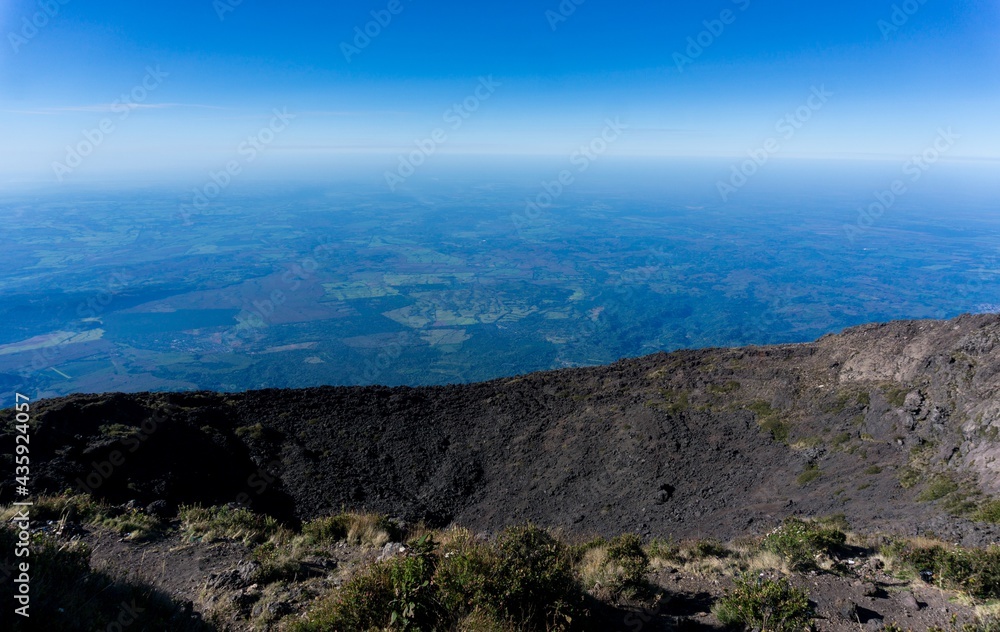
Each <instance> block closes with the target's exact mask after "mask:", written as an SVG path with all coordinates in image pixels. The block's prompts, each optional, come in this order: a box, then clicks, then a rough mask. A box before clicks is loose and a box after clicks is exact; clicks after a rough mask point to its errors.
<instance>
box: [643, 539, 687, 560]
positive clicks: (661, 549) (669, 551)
mask: <svg viewBox="0 0 1000 632" xmlns="http://www.w3.org/2000/svg"><path fill="white" fill-rule="evenodd" d="M646 555H648V556H649V558H650V559H654V560H665V561H668V562H679V561H681V548H680V547H679V546H678V545H676V544H674V542H673V540H662V539H660V538H653V540H651V541H650V543H649V545H647V546H646Z"/></svg>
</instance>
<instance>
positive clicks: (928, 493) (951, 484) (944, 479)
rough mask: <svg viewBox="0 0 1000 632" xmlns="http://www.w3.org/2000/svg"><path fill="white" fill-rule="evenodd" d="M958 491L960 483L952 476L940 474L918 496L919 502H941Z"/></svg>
mask: <svg viewBox="0 0 1000 632" xmlns="http://www.w3.org/2000/svg"><path fill="white" fill-rule="evenodd" d="M956 491H958V483H956V482H955V481H954V480H952V478H951V477H950V476H946V475H944V474H939V475H937V476H935V477H934V478H932V479H931V482H930V484H928V485H927V487H926V488H924V489H923V491H921V492H920V494H918V495H917V500H919V501H921V502H930V501H932V500H939V499H941V498H944V497H945V496H947V495H948V494H950V493H952V492H956Z"/></svg>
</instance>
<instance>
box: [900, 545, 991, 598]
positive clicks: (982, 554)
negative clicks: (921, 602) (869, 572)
mask: <svg viewBox="0 0 1000 632" xmlns="http://www.w3.org/2000/svg"><path fill="white" fill-rule="evenodd" d="M885 553H888V554H889V555H892V556H894V557H895V558H896V559H898V560H900V561H901V562H903V563H904V564H905V565H906V566H908V567H909V568H910V569H911V570H913V571H916V572H918V573H921V575H922V576H923V577H925V578H929V579H930V581H932V582H934V583H935V584H937V585H938V586H940V587H942V588H946V589H951V590H960V591H963V592H965V593H968V594H969V595H971V596H973V597H977V598H980V599H997V598H1000V547H998V546H991V547H989V548H985V549H976V548H973V549H963V548H945V547H943V546H931V547H915V546H912V545H910V544H907V543H905V542H902V543H899V542H897V543H895V544H894V545H892V546H890V547H887V550H886V551H885ZM927 573H930V575H927Z"/></svg>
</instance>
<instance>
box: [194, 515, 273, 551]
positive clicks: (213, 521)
mask: <svg viewBox="0 0 1000 632" xmlns="http://www.w3.org/2000/svg"><path fill="white" fill-rule="evenodd" d="M180 518H181V530H182V531H184V532H185V533H186V534H187V536H188V538H190V539H198V540H203V541H205V542H211V541H212V540H216V539H220V538H222V539H229V540H240V541H242V542H243V544H246V545H250V544H260V543H262V542H264V541H266V540H267V539H269V538H271V537H273V536H274V535H276V534H277V533H278V532H279V531H280V530H281V529H282V527H281V524H280V523H279V522H278V521H277V519H275V518H273V517H272V516H267V515H263V514H257V513H254V512H252V511H250V510H249V509H244V508H242V507H231V506H223V507H207V508H206V507H200V506H197V505H184V506H182V507H181V508H180Z"/></svg>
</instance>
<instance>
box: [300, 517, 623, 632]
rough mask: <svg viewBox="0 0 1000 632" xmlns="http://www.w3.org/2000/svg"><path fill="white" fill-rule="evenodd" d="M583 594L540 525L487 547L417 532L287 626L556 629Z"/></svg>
mask: <svg viewBox="0 0 1000 632" xmlns="http://www.w3.org/2000/svg"><path fill="white" fill-rule="evenodd" d="M629 550H630V548H629V547H626V552H627V551H629ZM583 598H584V595H583V592H582V591H581V590H580V587H579V585H578V584H577V582H576V579H575V577H574V576H573V572H572V559H571V555H570V551H569V549H568V548H567V547H566V546H565V545H563V544H562V543H561V542H559V541H558V540H556V539H555V538H554V537H552V535H550V534H549V533H548V532H547V531H544V530H542V529H538V528H536V527H532V526H527V527H515V528H511V529H507V530H506V531H504V532H503V533H502V534H501V535H500V536H499V537H498V538H497V540H496V542H494V543H493V544H492V545H489V544H486V543H480V542H476V541H474V540H472V539H471V537H465V538H456V540H455V541H453V542H450V543H449V544H448V545H446V546H444V547H440V548H439V547H437V545H436V544H435V543H434V541H433V540H431V539H430V538H429V537H426V536H425V537H424V538H421V539H420V540H417V541H415V542H410V543H409V547H408V551H407V552H406V554H405V555H403V556H400V557H395V558H391V559H388V560H385V561H382V562H378V563H376V564H374V565H373V566H371V567H369V568H368V569H366V570H365V571H363V572H361V573H359V574H358V575H356V576H355V577H353V578H352V579H351V580H350V581H348V582H347V583H346V584H344V586H343V587H342V588H340V589H339V590H337V591H336V592H335V593H334V594H333V595H332V596H331V597H330V598H328V599H326V600H323V601H321V602H320V603H319V604H318V605H317V606H316V607H315V608H314V609H313V610H312V611H311V612H310V613H309V614H308V616H307V618H306V619H305V620H304V621H300V622H298V623H296V624H294V625H293V626H292V628H291V629H292V630H297V631H299V632H306V631H308V632H312V631H319V630H324V631H325V630H344V631H347V630H351V631H353V630H370V629H378V630H382V629H387V628H388V629H392V630H435V629H437V630H447V629H455V626H457V625H458V624H459V622H462V621H466V619H472V620H475V621H477V622H485V623H484V625H485V629H498V630H499V629H503V628H504V626H507V625H511V626H514V627H516V628H517V629H519V630H559V629H566V628H567V626H568V625H569V624H570V622H571V621H574V620H576V621H581V620H582V619H583V618H584V617H585V615H586V613H585V611H584V610H583V608H582V604H583ZM466 623H468V622H467V621H466Z"/></svg>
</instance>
